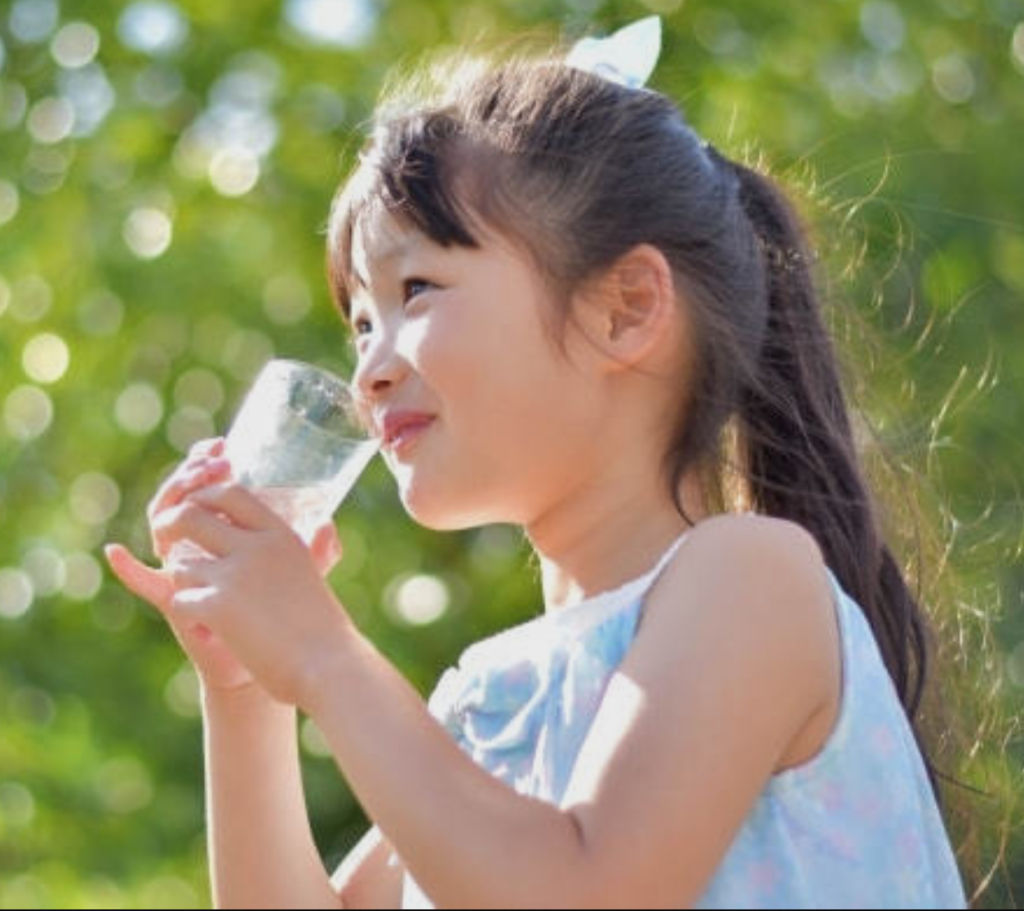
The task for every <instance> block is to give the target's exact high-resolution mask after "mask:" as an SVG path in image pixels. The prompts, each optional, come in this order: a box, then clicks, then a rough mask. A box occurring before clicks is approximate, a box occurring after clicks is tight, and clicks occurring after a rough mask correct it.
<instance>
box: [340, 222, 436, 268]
mask: <svg viewBox="0 0 1024 911" xmlns="http://www.w3.org/2000/svg"><path fill="white" fill-rule="evenodd" d="M426 242H427V238H425V237H424V236H423V235H422V234H421V233H420V232H419V231H417V230H416V229H415V228H411V227H408V226H406V225H403V224H402V223H401V222H400V221H398V219H396V218H395V217H394V216H392V215H390V214H389V213H388V212H386V211H385V210H384V209H383V208H382V207H381V206H370V207H369V208H368V209H367V210H366V211H365V212H363V214H362V215H360V217H359V219H358V220H357V221H356V224H355V229H354V230H353V232H352V265H353V266H354V267H355V269H356V271H357V272H359V273H360V274H362V275H366V274H367V273H368V272H369V271H370V270H371V269H372V268H381V267H383V266H386V265H388V264H389V263H391V262H394V261H395V260H399V259H401V258H402V257H404V256H406V255H408V254H409V253H410V252H412V251H413V250H415V249H417V248H418V247H420V246H422V245H423V244H425V243H426Z"/></svg>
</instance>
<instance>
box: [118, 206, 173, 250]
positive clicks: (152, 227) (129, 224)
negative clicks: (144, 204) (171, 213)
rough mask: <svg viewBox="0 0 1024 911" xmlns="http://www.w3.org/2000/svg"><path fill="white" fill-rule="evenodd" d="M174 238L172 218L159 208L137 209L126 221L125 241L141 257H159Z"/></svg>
mask: <svg viewBox="0 0 1024 911" xmlns="http://www.w3.org/2000/svg"><path fill="white" fill-rule="evenodd" d="M173 239H174V226H173V225H172V224H171V219H170V218H169V217H168V216H167V215H166V214H165V213H164V212H161V211H160V210H159V209H151V208H142V209H135V211H133V212H132V213H131V214H130V215H129V216H128V218H127V220H126V221H125V223H124V241H125V243H126V244H128V248H129V249H130V250H131V251H132V253H134V254H135V255H136V256H137V257H139V259H158V258H159V257H161V256H163V255H164V253H166V252H167V250H168V248H169V247H170V246H171V241H172V240H173Z"/></svg>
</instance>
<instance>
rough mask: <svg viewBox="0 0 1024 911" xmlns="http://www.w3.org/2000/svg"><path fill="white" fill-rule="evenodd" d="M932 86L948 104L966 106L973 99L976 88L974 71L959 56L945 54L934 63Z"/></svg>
mask: <svg viewBox="0 0 1024 911" xmlns="http://www.w3.org/2000/svg"><path fill="white" fill-rule="evenodd" d="M932 84H933V85H934V86H935V90H936V91H937V92H938V93H939V94H940V95H941V96H942V97H943V98H944V99H945V100H946V101H948V102H949V103H950V104H966V103H967V102H968V101H970V100H971V99H972V98H973V97H974V92H975V89H976V88H977V80H976V79H975V76H974V71H973V70H972V69H971V67H970V64H969V63H968V62H967V61H966V60H965V59H964V58H963V57H962V56H960V55H959V54H947V55H946V56H945V57H941V58H940V59H938V60H936V61H935V63H934V64H933V65H932Z"/></svg>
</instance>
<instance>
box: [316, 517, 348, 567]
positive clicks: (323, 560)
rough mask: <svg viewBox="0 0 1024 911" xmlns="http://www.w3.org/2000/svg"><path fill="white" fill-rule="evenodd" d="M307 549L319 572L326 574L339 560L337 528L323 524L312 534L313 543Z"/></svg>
mask: <svg viewBox="0 0 1024 911" xmlns="http://www.w3.org/2000/svg"><path fill="white" fill-rule="evenodd" d="M309 549H310V552H311V553H312V554H313V561H314V562H315V563H316V566H317V569H319V570H320V574H321V575H323V576H326V575H327V574H328V573H330V571H331V570H332V569H334V567H335V566H337V565H338V563H339V562H340V561H341V556H342V550H341V539H340V538H339V537H338V530H337V529H336V528H335V527H334V525H333V524H328V525H325V526H323V528H321V529H319V530H318V531H317V533H316V534H315V535H314V536H313V543H312V544H311V545H310V547H309Z"/></svg>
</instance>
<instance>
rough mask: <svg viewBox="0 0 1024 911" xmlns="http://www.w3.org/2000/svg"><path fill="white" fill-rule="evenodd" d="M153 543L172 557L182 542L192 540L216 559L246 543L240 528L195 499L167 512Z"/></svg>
mask: <svg viewBox="0 0 1024 911" xmlns="http://www.w3.org/2000/svg"><path fill="white" fill-rule="evenodd" d="M199 495H201V494H197V495H196V496H199ZM153 540H154V542H155V548H156V550H157V553H167V554H170V553H171V549H172V548H173V547H174V545H175V544H177V543H178V542H180V541H190V542H192V543H193V544H195V545H198V547H199V549H200V550H205V551H206V552H207V553H208V554H210V555H211V556H213V557H223V556H226V555H227V554H228V553H230V552H231V551H233V550H235V549H236V548H237V547H238V546H239V545H240V544H241V543H242V539H241V531H240V529H238V528H235V527H234V526H233V525H232V524H231V523H230V522H229V521H226V520H225V519H224V518H222V517H221V516H218V515H216V514H215V513H214V512H213V511H212V510H210V509H206V508H204V507H203V506H202V505H200V504H199V503H197V502H196V500H195V498H192V499H190V500H188V501H186V502H185V503H183V504H181V505H180V506H175V507H173V508H171V509H166V510H164V512H162V513H161V514H160V515H159V516H158V517H157V519H156V523H155V524H154V526H153Z"/></svg>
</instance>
